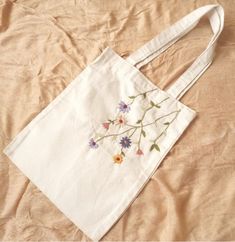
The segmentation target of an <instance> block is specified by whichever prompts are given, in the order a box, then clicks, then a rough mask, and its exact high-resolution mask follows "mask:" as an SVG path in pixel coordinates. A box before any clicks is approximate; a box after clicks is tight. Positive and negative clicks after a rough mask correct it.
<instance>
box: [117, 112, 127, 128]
mask: <svg viewBox="0 0 235 242" xmlns="http://www.w3.org/2000/svg"><path fill="white" fill-rule="evenodd" d="M126 123H127V120H126V118H125V117H124V116H123V115H120V116H119V117H118V118H117V119H116V124H118V125H120V126H124V125H125V124H126Z"/></svg>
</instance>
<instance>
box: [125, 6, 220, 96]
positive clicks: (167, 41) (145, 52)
mask: <svg viewBox="0 0 235 242" xmlns="http://www.w3.org/2000/svg"><path fill="white" fill-rule="evenodd" d="M205 15H206V16H207V17H208V18H209V21H210V24H211V28H212V31H213V33H214V35H213V37H212V39H211V40H210V42H209V44H208V46H207V47H206V49H205V50H204V52H203V53H202V54H201V55H200V56H199V57H198V58H197V59H196V60H195V61H194V62H193V64H192V65H191V66H190V67H189V68H188V69H187V70H186V71H185V72H184V73H183V74H182V75H181V76H180V77H179V78H178V79H177V80H176V82H175V83H174V84H173V85H171V86H170V87H169V88H168V89H167V90H166V92H168V93H169V94H170V95H172V96H173V97H175V98H176V99H178V100H179V99H180V98H181V97H182V96H183V95H184V94H185V93H186V92H187V90H188V89H189V88H190V87H191V86H192V85H193V84H194V83H195V82H196V81H197V79H198V78H199V77H200V76H201V75H202V74H203V73H204V72H205V71H206V69H207V68H208V67H209V66H210V64H211V63H212V61H213V57H214V52H215V46H216V41H217V39H218V37H219V35H220V33H221V31H222V30H223V27H224V10H223V8H222V6H221V5H218V4H215V5H214V4H213V5H206V6H203V7H200V8H198V9H196V10H194V11H193V12H191V13H189V14H188V15H186V16H185V17H183V18H182V19H180V20H179V21H177V22H176V23H175V24H173V25H172V26H170V27H169V28H167V29H166V30H165V31H163V32H161V33H160V34H159V35H157V36H156V37H155V38H153V39H152V40H150V41H149V42H147V43H146V44H145V45H144V46H142V47H141V48H139V49H138V50H137V51H136V52H134V53H132V54H131V55H130V56H129V57H128V58H127V59H126V60H127V61H128V62H129V63H131V64H132V65H134V66H136V67H137V68H138V69H139V68H141V67H142V66H143V65H145V64H147V63H149V62H150V61H151V60H153V59H154V58H156V57H157V56H159V55H160V54H161V53H162V52H164V51H165V50H166V49H168V48H169V47H170V46H171V45H173V44H174V43H175V42H176V41H177V40H179V39H180V38H181V37H182V36H184V35H185V34H187V33H188V32H189V31H191V30H192V29H193V28H194V27H195V26H196V25H197V24H198V22H199V21H200V19H201V18H202V17H203V16H205Z"/></svg>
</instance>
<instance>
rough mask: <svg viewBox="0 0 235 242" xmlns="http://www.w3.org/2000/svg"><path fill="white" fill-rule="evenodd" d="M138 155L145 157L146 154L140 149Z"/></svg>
mask: <svg viewBox="0 0 235 242" xmlns="http://www.w3.org/2000/svg"><path fill="white" fill-rule="evenodd" d="M136 154H137V155H143V154H144V152H143V151H142V150H141V149H138V150H137V151H136Z"/></svg>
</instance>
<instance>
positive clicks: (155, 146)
mask: <svg viewBox="0 0 235 242" xmlns="http://www.w3.org/2000/svg"><path fill="white" fill-rule="evenodd" d="M180 111H181V110H178V111H177V112H176V115H175V117H174V118H173V119H172V120H171V121H170V122H166V123H164V125H166V127H165V129H164V130H163V131H162V132H161V133H160V134H159V135H158V136H157V137H156V138H155V139H154V141H153V144H152V145H151V147H150V151H152V150H153V149H156V150H157V151H160V148H159V146H158V144H157V141H158V140H159V139H160V138H161V137H162V136H163V135H164V134H166V132H167V129H168V128H169V127H170V125H171V124H172V123H173V122H174V120H175V119H176V118H177V116H178V115H179V113H180Z"/></svg>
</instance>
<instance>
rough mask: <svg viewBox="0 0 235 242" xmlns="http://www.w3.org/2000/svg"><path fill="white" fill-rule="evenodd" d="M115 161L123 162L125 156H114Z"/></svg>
mask: <svg viewBox="0 0 235 242" xmlns="http://www.w3.org/2000/svg"><path fill="white" fill-rule="evenodd" d="M113 161H114V163H117V164H121V163H122V162H123V156H122V155H120V154H117V155H114V156H113Z"/></svg>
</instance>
